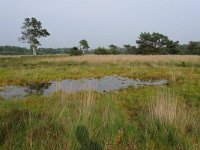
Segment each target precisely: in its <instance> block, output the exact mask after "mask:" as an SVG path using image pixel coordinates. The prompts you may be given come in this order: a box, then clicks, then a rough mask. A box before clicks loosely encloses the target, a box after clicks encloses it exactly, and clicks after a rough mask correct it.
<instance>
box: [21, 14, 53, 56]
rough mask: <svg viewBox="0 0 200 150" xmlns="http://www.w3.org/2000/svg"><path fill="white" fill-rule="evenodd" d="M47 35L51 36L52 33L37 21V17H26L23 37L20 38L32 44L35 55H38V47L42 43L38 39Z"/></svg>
mask: <svg viewBox="0 0 200 150" xmlns="http://www.w3.org/2000/svg"><path fill="white" fill-rule="evenodd" d="M47 36H50V34H49V32H48V31H47V30H46V29H43V28H42V23H41V22H40V21H37V19H36V18H25V20H24V23H23V26H22V37H20V38H19V40H20V41H21V42H23V43H28V44H30V48H31V49H32V50H33V55H36V51H37V47H38V46H39V45H41V44H40V42H39V41H38V39H39V38H41V37H47Z"/></svg>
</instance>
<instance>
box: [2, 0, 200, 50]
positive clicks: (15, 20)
mask: <svg viewBox="0 0 200 150" xmlns="http://www.w3.org/2000/svg"><path fill="white" fill-rule="evenodd" d="M199 6H200V0H0V45H15V46H22V47H27V46H28V45H27V44H24V43H20V42H19V41H18V40H17V39H18V37H20V35H21V26H22V23H23V21H24V19H25V18H27V17H35V18H37V19H38V20H39V21H41V22H42V26H43V27H44V28H46V29H47V30H48V31H49V33H50V34H51V36H50V37H47V38H42V39H41V40H40V41H41V44H42V47H52V48H58V47H73V46H78V44H79V41H80V40H82V39H86V40H87V41H88V42H89V45H90V46H91V48H95V47H98V46H104V47H106V46H108V45H110V44H115V45H118V46H123V45H124V44H131V45H135V41H136V40H137V39H138V37H139V35H140V33H141V32H160V33H162V34H165V35H167V36H168V37H169V38H170V39H172V40H175V41H176V40H178V41H180V43H182V44H184V43H188V42H189V41H200V9H199Z"/></svg>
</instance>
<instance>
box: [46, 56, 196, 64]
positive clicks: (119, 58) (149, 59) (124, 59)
mask: <svg viewBox="0 0 200 150" xmlns="http://www.w3.org/2000/svg"><path fill="white" fill-rule="evenodd" d="M42 61H49V62H52V61H53V62H61V61H80V62H83V61H87V62H90V63H96V62H98V63H109V62H111V63H118V62H119V61H120V62H134V61H139V62H140V61H141V62H169V61H178V62H182V61H190V62H199V61H200V56H197V55H85V56H72V57H69V56H66V57H60V56H58V57H46V58H43V60H42Z"/></svg>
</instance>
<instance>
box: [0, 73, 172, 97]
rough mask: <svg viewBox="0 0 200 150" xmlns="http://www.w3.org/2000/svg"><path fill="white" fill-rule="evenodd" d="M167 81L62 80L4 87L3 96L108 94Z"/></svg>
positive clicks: (119, 77)
mask: <svg viewBox="0 0 200 150" xmlns="http://www.w3.org/2000/svg"><path fill="white" fill-rule="evenodd" d="M167 83H168V81H167V80H154V81H153V80H147V81H142V80H134V79H130V78H127V77H122V76H117V75H110V76H105V77H102V78H82V79H78V80H71V79H67V80H61V81H52V82H48V83H44V82H43V83H32V84H29V85H27V86H13V85H9V86H4V87H1V91H0V93H1V96H2V97H3V98H5V99H9V98H12V97H19V98H23V97H25V96H27V95H29V94H32V93H35V94H41V95H44V96H48V95H49V94H51V93H53V92H56V91H60V90H62V91H64V92H78V91H82V90H93V91H97V92H107V91H113V90H119V89H125V88H128V87H135V88H137V87H141V86H147V85H163V84H167Z"/></svg>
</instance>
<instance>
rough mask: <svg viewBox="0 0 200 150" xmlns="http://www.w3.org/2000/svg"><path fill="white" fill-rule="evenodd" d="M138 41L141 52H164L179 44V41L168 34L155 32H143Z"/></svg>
mask: <svg viewBox="0 0 200 150" xmlns="http://www.w3.org/2000/svg"><path fill="white" fill-rule="evenodd" d="M136 43H137V44H138V49H139V53H140V54H163V53H166V50H168V49H169V48H173V49H174V48H175V46H177V45H178V41H177V42H173V41H172V40H169V38H168V37H167V36H165V35H163V34H160V33H155V32H153V33H152V34H150V33H146V32H144V33H141V34H140V37H139V40H137V41H136Z"/></svg>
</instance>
